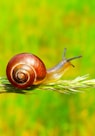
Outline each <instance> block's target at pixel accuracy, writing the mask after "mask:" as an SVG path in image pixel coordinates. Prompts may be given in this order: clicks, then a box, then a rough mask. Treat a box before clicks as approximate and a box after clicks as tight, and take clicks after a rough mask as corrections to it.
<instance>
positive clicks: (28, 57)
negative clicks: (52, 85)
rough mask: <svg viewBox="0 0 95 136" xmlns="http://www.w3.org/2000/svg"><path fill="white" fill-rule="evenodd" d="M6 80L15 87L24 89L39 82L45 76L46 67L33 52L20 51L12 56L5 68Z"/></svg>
mask: <svg viewBox="0 0 95 136" xmlns="http://www.w3.org/2000/svg"><path fill="white" fill-rule="evenodd" d="M6 74H7V77H8V80H9V81H10V82H11V83H12V84H13V85H14V86H15V87H17V88H20V89H26V88H28V87H30V86H32V84H33V85H34V84H39V83H41V82H42V81H43V80H44V78H45V76H46V68H45V65H44V63H43V62H42V61H41V59H40V58H38V57H37V56H35V55H33V54H29V53H21V54H18V55H16V56H14V57H13V58H12V59H11V60H10V61H9V63H8V65H7V68H6Z"/></svg>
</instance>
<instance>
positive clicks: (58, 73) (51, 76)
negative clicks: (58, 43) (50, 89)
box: [44, 48, 82, 83]
mask: <svg viewBox="0 0 95 136" xmlns="http://www.w3.org/2000/svg"><path fill="white" fill-rule="evenodd" d="M66 51H67V49H66V48H64V52H63V57H62V60H61V61H60V62H59V63H58V64H57V65H56V66H54V67H53V68H51V69H48V70H47V75H46V80H44V82H45V83H50V82H54V81H56V80H58V79H60V78H61V77H62V76H63V74H64V73H65V72H66V71H67V70H68V69H69V68H70V66H73V67H75V66H74V65H73V64H72V63H71V61H72V60H74V59H78V58H81V57H82V56H81V55H80V56H75V57H72V58H68V59H66Z"/></svg>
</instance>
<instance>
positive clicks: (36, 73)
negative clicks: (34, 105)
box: [6, 48, 81, 89]
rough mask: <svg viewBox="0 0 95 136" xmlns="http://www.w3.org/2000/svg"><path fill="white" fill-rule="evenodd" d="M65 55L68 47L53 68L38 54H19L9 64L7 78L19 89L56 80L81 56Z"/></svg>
mask: <svg viewBox="0 0 95 136" xmlns="http://www.w3.org/2000/svg"><path fill="white" fill-rule="evenodd" d="M65 55H66V48H65V49H64V54H63V58H62V60H61V61H60V62H59V63H58V64H57V65H56V66H54V67H53V68H51V69H46V67H45V64H44V63H43V61H42V60H41V59H40V58H39V57H37V56H36V55H34V54H30V53H20V54H17V55H15V56H14V57H13V58H12V59H11V60H10V61H9V62H8V64H7V68H6V75H7V78H8V80H9V81H10V83H11V84H12V85H13V86H15V87H16V88H19V89H27V88H29V87H31V86H32V85H39V84H42V83H45V84H47V83H51V82H54V81H56V80H58V79H59V78H61V77H62V76H63V74H64V72H65V71H66V70H67V69H68V68H69V67H70V66H73V65H72V64H71V60H73V59H77V58H80V57H81V56H76V57H73V58H69V59H66V58H65Z"/></svg>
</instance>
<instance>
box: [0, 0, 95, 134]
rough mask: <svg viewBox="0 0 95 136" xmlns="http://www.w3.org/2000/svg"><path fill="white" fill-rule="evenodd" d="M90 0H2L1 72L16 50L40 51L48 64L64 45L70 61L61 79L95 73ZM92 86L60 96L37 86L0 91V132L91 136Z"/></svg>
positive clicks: (94, 27) (55, 59)
mask: <svg viewBox="0 0 95 136" xmlns="http://www.w3.org/2000/svg"><path fill="white" fill-rule="evenodd" d="M94 5H95V2H94V0H90V1H88V0H72V1H70V0H68V1H63V0H56V1H55V0H47V1H46V0H40V1H39V0H3V1H0V77H2V76H4V77H5V74H6V72H5V71H6V64H7V62H8V61H9V59H10V58H11V57H12V56H13V55H15V54H17V53H20V52H31V53H34V54H36V55H38V56H39V57H40V58H41V59H42V60H43V61H44V62H45V64H46V66H47V68H49V67H52V66H53V65H55V64H56V63H57V62H59V61H60V59H61V57H62V53H63V48H64V47H66V48H67V49H68V52H67V57H72V56H77V55H83V58H82V59H81V60H76V61H74V65H75V66H76V67H75V68H74V69H73V68H72V69H70V70H69V71H68V72H67V73H66V74H65V75H64V77H63V80H67V79H70V80H72V79H73V78H75V77H77V76H79V75H85V74H87V73H89V74H90V75H91V78H95V74H94V73H95V70H94V64H95V59H94V58H95V53H94V51H95V46H94V45H95V8H94V7H95V6H94ZM94 96H95V91H93V90H90V91H87V92H85V93H77V94H70V95H65V94H64V95H61V94H59V93H54V92H52V91H41V90H40V91H39V90H36V91H35V92H33V93H32V94H27V95H24V94H23V95H22V94H12V93H7V94H0V136H6V135H7V136H13V135H16V136H62V135H64V136H74V135H79V136H89V135H95V131H94V126H95V115H94V114H95V113H94V112H95V110H94V107H95V106H94V105H95V98H94Z"/></svg>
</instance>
